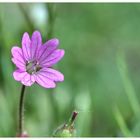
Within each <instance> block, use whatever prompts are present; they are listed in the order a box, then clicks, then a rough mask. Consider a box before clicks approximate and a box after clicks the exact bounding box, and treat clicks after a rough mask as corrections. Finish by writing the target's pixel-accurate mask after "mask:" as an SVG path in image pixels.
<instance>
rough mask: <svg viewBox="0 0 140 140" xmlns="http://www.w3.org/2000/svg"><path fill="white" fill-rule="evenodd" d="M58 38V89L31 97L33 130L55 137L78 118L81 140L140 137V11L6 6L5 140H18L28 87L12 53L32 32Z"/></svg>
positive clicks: (0, 65)
mask: <svg viewBox="0 0 140 140" xmlns="http://www.w3.org/2000/svg"><path fill="white" fill-rule="evenodd" d="M34 30H39V31H40V32H41V33H42V36H43V42H45V41H46V40H47V39H49V38H53V37H57V38H58V39H59V40H60V48H62V49H65V57H64V58H63V59H62V61H60V62H59V63H58V64H57V65H56V66H55V68H56V69H58V70H60V71H61V72H62V73H63V74H64V75H65V81H64V82H62V83H58V84H57V87H56V88H55V89H44V88H42V87H41V86H39V85H33V86H32V87H28V88H27V89H26V93H27V94H26V103H25V128H26V130H27V131H28V133H29V135H30V136H33V137H37V136H39V137H49V136H51V135H52V133H53V131H54V130H55V129H56V128H57V127H58V126H59V125H60V124H62V123H63V122H65V121H67V120H68V119H69V117H70V115H71V113H72V111H73V110H77V111H78V112H79V115H78V117H77V119H76V123H75V128H76V130H77V133H76V136H77V137H102V136H104V137H105V136H107V137H110V136H113V137H119V136H124V137H129V136H140V103H139V102H140V4H107V3H106V4H102V3H100V4H97V3H89V4H80V3H77V4H72V3H71V4H64V3H57V4H55V3H54V4H50V3H49V4H47V3H28V4H26V3H24V4H22V3H20V4H17V3H13V4H12V3H11V4H10V3H9V4H4V3H1V4H0V136H1V137H9V136H15V135H16V129H17V110H18V103H19V96H20V89H21V83H18V82H16V81H15V80H14V79H13V76H12V73H13V71H14V70H15V65H13V64H12V62H11V48H12V46H14V45H18V46H20V47H21V37H22V35H23V33H24V32H25V31H27V32H29V33H30V35H31V34H32V32H33V31H34Z"/></svg>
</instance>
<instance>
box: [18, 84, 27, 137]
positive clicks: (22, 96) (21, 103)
mask: <svg viewBox="0 0 140 140" xmlns="http://www.w3.org/2000/svg"><path fill="white" fill-rule="evenodd" d="M24 99H25V86H24V85H22V88H21V94H20V101H19V126H18V127H19V135H22V134H23V129H24V128H23V124H24Z"/></svg>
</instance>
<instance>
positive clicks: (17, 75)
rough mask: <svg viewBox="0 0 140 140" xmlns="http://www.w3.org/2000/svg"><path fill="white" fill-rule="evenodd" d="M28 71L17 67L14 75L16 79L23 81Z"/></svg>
mask: <svg viewBox="0 0 140 140" xmlns="http://www.w3.org/2000/svg"><path fill="white" fill-rule="evenodd" d="M25 74H26V72H25V71H22V70H20V69H17V70H15V71H14V72H13V77H14V79H15V80H16V81H21V79H22V78H23V77H24V76H25Z"/></svg>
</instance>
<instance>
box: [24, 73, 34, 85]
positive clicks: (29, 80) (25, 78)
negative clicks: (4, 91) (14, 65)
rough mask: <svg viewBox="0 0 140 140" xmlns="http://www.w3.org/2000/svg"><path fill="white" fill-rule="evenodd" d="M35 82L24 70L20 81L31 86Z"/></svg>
mask: <svg viewBox="0 0 140 140" xmlns="http://www.w3.org/2000/svg"><path fill="white" fill-rule="evenodd" d="M34 82H35V79H34V77H33V76H32V75H30V74H29V73H27V72H26V74H25V75H24V77H23V78H22V79H21V83H22V84H23V85H25V86H31V85H32V84H33V83H34Z"/></svg>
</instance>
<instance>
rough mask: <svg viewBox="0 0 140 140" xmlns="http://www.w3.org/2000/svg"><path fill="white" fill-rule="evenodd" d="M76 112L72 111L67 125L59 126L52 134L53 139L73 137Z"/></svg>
mask: <svg viewBox="0 0 140 140" xmlns="http://www.w3.org/2000/svg"><path fill="white" fill-rule="evenodd" d="M77 114H78V112H76V111H74V112H73V113H72V116H71V117H70V119H69V121H68V123H66V124H63V125H61V126H59V127H58V128H57V129H56V131H55V132H54V135H53V136H54V137H73V136H74V135H75V129H74V120H75V118H76V116H77Z"/></svg>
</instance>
